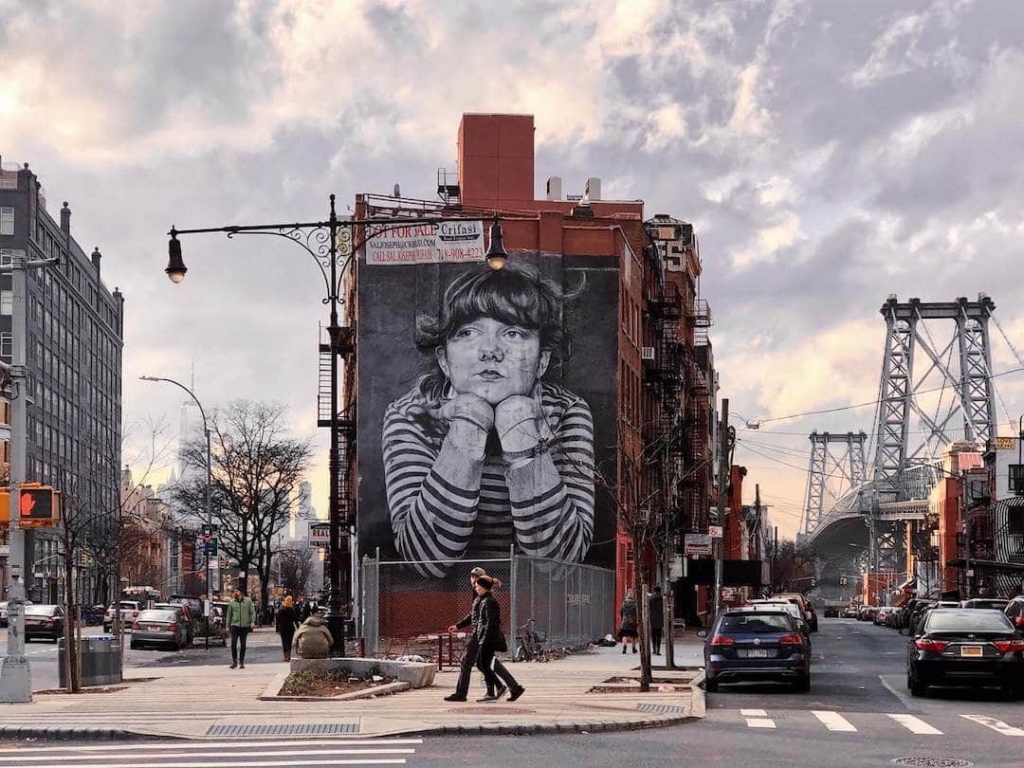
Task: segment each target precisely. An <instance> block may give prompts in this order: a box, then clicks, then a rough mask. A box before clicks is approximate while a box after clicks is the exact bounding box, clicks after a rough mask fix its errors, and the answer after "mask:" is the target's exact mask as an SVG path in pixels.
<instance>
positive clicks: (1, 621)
mask: <svg viewBox="0 0 1024 768" xmlns="http://www.w3.org/2000/svg"><path fill="white" fill-rule="evenodd" d="M25 605H32V601H31V600H26V601H25ZM6 626H7V601H6V600H4V601H3V602H2V603H0V627H6Z"/></svg>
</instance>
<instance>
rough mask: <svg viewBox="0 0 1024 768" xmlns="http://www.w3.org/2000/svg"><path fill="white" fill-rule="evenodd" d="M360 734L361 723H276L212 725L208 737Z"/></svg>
mask: <svg viewBox="0 0 1024 768" xmlns="http://www.w3.org/2000/svg"><path fill="white" fill-rule="evenodd" d="M342 733H359V723H275V724H271V725H211V726H210V728H209V730H208V731H207V732H206V735H207V736H218V737H221V738H225V737H226V738H238V737H245V736H261V737H262V736H337V735H338V734H342Z"/></svg>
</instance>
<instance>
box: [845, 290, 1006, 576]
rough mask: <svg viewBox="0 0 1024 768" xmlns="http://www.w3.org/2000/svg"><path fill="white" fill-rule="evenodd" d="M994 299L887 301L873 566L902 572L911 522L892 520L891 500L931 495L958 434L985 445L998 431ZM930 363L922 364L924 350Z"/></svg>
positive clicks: (868, 510) (870, 519)
mask: <svg viewBox="0 0 1024 768" xmlns="http://www.w3.org/2000/svg"><path fill="white" fill-rule="evenodd" d="M994 309H995V304H994V303H993V301H992V299H991V298H989V297H988V296H987V295H985V294H979V295H978V300H977V301H968V300H967V299H966V298H958V299H957V300H956V301H950V302H923V301H921V300H920V299H911V300H910V301H908V302H901V301H899V300H898V299H897V297H896V296H895V295H892V296H890V297H889V298H888V300H887V301H886V302H885V304H883V305H882V308H881V310H880V311H881V313H882V316H883V317H884V318H885V324H886V341H885V355H884V358H883V362H882V378H881V386H880V388H879V392H880V398H879V405H878V421H877V432H876V436H877V437H876V443H875V466H874V493H872V494H871V497H870V498H865V499H864V506H863V508H862V509H863V512H864V513H865V515H866V521H865V522H866V523H867V524H868V527H869V529H870V538H871V547H872V555H871V560H872V569H873V570H875V571H898V570H902V566H903V562H904V558H905V556H906V529H905V526H906V522H905V521H902V520H887V519H885V517H886V515H884V514H883V513H882V506H881V505H883V504H885V503H886V502H901V501H912V500H920V499H927V498H928V494H929V492H930V491H931V489H932V487H933V486H934V485H935V482H936V480H937V479H938V475H939V472H938V471H937V469H936V467H937V465H938V464H939V462H940V461H941V456H942V451H943V450H944V449H945V447H946V446H948V445H949V444H950V443H951V442H953V441H954V440H968V441H972V442H975V443H977V444H978V445H980V446H982V447H984V446H985V444H986V442H987V441H988V440H989V439H990V438H992V437H994V435H995V393H994V391H993V385H992V379H991V375H992V357H991V349H990V346H989V330H988V321H989V318H990V317H991V315H992V312H993V310H994ZM919 350H920V352H923V353H924V355H925V358H926V359H924V360H922V361H921V362H922V363H924V365H923V366H918V365H917V362H918V361H917V360H915V358H916V357H918V356H919V355H920V352H919Z"/></svg>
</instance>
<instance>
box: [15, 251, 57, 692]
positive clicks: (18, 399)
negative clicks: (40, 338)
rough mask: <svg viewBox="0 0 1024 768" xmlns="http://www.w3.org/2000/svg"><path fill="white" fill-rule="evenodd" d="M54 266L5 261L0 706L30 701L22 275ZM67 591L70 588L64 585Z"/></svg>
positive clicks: (24, 288)
mask: <svg viewBox="0 0 1024 768" xmlns="http://www.w3.org/2000/svg"><path fill="white" fill-rule="evenodd" d="M51 264H56V260H55V259H40V260H37V261H29V260H28V258H27V257H26V256H25V255H24V254H23V253H15V254H12V255H11V266H10V267H4V268H3V271H5V272H6V271H8V270H9V271H10V273H11V341H12V348H11V366H10V380H11V384H10V386H11V396H10V401H11V472H10V487H11V497H10V498H11V506H10V518H11V522H10V526H11V528H10V532H11V536H10V557H9V562H10V565H11V585H10V588H9V590H8V602H7V622H8V629H7V657H6V658H5V659H4V660H3V662H2V663H0V703H3V704H20V703H24V702H29V701H32V671H31V669H30V667H29V664H28V659H27V658H26V657H25V580H24V575H25V532H24V531H23V530H22V527H21V503H20V502H21V485H22V483H24V482H25V467H26V462H25V453H26V444H27V443H28V396H29V391H28V370H27V369H26V365H25V364H26V350H27V343H26V337H27V335H28V334H27V328H26V326H27V321H26V316H27V312H28V300H27V294H28V270H29V269H32V268H35V267H46V266H49V265H51ZM68 586H69V587H70V585H68Z"/></svg>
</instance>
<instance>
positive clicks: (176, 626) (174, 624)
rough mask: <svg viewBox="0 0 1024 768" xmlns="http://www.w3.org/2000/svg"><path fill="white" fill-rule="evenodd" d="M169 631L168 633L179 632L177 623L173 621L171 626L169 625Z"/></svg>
mask: <svg viewBox="0 0 1024 768" xmlns="http://www.w3.org/2000/svg"><path fill="white" fill-rule="evenodd" d="M167 631H168V632H177V631H178V624H177V622H173V621H172V622H171V623H170V624H168V625H167Z"/></svg>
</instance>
